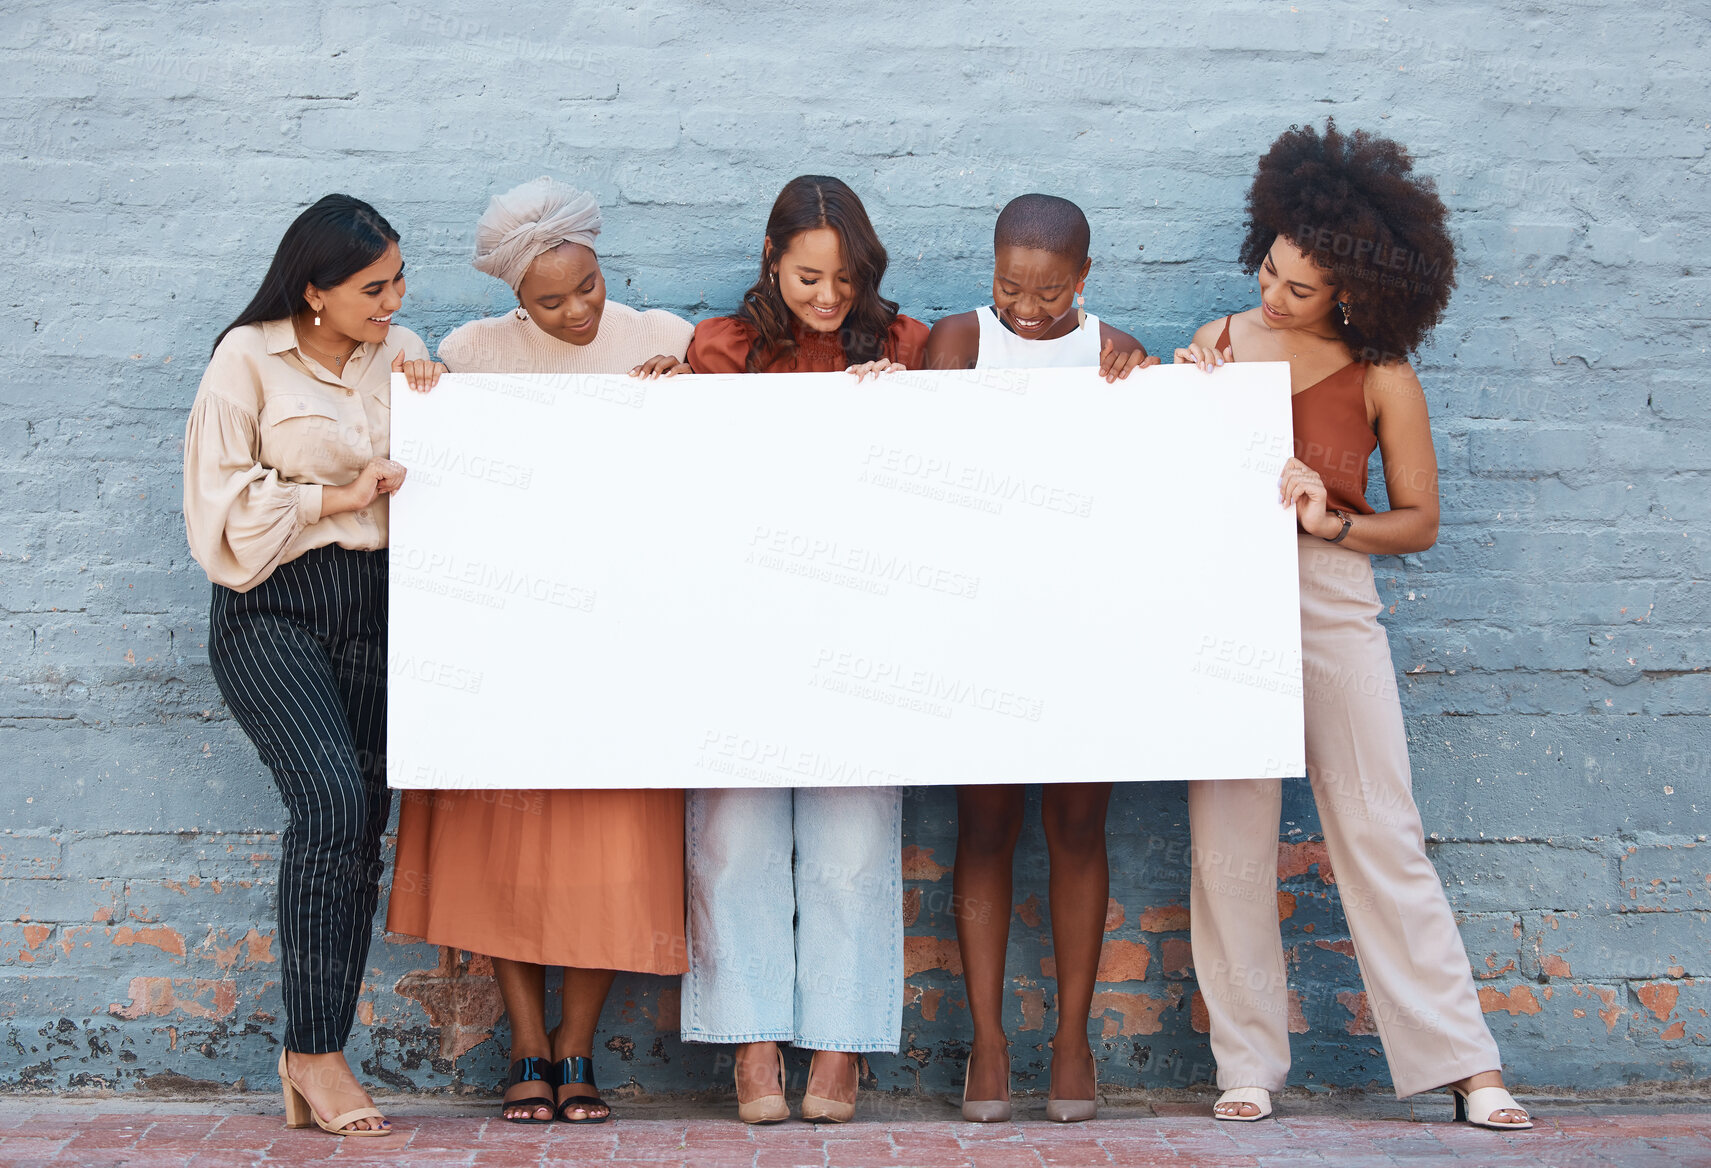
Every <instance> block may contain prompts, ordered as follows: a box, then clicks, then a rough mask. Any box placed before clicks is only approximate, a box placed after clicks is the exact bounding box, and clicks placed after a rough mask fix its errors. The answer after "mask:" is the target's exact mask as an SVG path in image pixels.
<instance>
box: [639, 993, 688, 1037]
mask: <svg viewBox="0 0 1711 1168" xmlns="http://www.w3.org/2000/svg"><path fill="white" fill-rule="evenodd" d="M642 1013H643V1014H645V1015H646V1016H647V1017H648V1018H649V1019H650V1020H651V1021H652V1022H653V1024H654V1033H656V1034H676V1033H678V1032H679V1031H680V1030H682V1029H683V990H682V988H681V987H679V986H678V985H676V984H673V985H668V986H661V987H660V991H659V995H658V996H657V997H655V998H654V1005H653V1009H651V1010H650V1009H648V1008H647V1007H645V1006H644V1007H643V1008H642Z"/></svg>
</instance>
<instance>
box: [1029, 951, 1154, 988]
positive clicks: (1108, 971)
mask: <svg viewBox="0 0 1711 1168" xmlns="http://www.w3.org/2000/svg"><path fill="white" fill-rule="evenodd" d="M1152 959H1153V955H1152V954H1151V953H1150V952H1148V950H1147V947H1146V944H1145V943H1144V942H1142V941H1106V942H1105V943H1104V944H1103V945H1101V946H1100V947H1099V970H1098V972H1097V973H1095V974H1094V975H1093V976H1094V980H1095V981H1100V982H1116V981H1146V980H1147V966H1148V965H1150V964H1151V963H1152ZM1040 973H1041V975H1043V976H1045V977H1050V978H1055V977H1057V957H1056V956H1054V955H1052V954H1049V953H1048V954H1047V955H1046V956H1044V957H1042V958H1040Z"/></svg>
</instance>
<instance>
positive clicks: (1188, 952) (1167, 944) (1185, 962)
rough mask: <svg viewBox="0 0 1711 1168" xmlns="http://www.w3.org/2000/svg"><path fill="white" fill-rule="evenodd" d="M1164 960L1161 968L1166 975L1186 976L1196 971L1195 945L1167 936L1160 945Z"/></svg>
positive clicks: (1160, 965)
mask: <svg viewBox="0 0 1711 1168" xmlns="http://www.w3.org/2000/svg"><path fill="white" fill-rule="evenodd" d="M1159 947H1160V949H1161V950H1163V954H1162V956H1163V960H1162V961H1161V962H1160V963H1159V970H1160V972H1161V973H1163V974H1164V975H1165V976H1166V977H1186V976H1188V975H1189V974H1190V973H1193V972H1194V946H1193V945H1190V944H1189V943H1188V942H1187V941H1183V940H1180V939H1178V938H1176V937H1166V938H1165V939H1164V940H1163V941H1162V942H1160V945H1159Z"/></svg>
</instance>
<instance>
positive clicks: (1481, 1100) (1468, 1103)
mask: <svg viewBox="0 0 1711 1168" xmlns="http://www.w3.org/2000/svg"><path fill="white" fill-rule="evenodd" d="M1450 1094H1451V1095H1454V1096H1455V1097H1456V1122H1457V1123H1468V1124H1472V1125H1473V1126H1474V1127H1488V1128H1490V1129H1492V1130H1493V1131H1526V1130H1527V1129H1528V1128H1530V1127H1532V1126H1533V1120H1532V1117H1531V1116H1528V1118H1526V1119H1524V1120H1522V1121H1521V1122H1520V1123H1496V1122H1493V1121H1492V1118H1491V1117H1492V1116H1493V1115H1495V1114H1496V1113H1497V1112H1499V1111H1519V1112H1520V1113H1521V1114H1522V1115H1526V1114H1527V1109H1526V1108H1525V1107H1522V1106H1521V1105H1520V1104H1519V1103H1517V1102H1515V1097H1514V1096H1513V1095H1511V1094H1509V1092H1508V1091H1506V1090H1504V1089H1503V1088H1502V1087H1475V1088H1474V1089H1473V1090H1472V1091H1467V1092H1462V1091H1460V1090H1457V1089H1456V1088H1455V1087H1451V1088H1450Z"/></svg>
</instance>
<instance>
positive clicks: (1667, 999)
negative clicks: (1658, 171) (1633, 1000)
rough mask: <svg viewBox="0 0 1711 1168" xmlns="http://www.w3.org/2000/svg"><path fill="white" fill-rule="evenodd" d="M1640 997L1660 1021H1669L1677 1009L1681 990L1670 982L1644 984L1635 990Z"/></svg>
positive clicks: (1642, 1003) (1643, 1003) (1642, 1002)
mask: <svg viewBox="0 0 1711 1168" xmlns="http://www.w3.org/2000/svg"><path fill="white" fill-rule="evenodd" d="M1634 993H1635V995H1636V996H1637V997H1638V998H1639V999H1640V1004H1641V1005H1643V1006H1645V1008H1646V1009H1648V1010H1650V1011H1651V1012H1652V1016H1653V1017H1654V1018H1656V1019H1657V1020H1658V1021H1659V1022H1665V1021H1668V1019H1669V1016H1670V1014H1672V1013H1674V1011H1675V1000H1676V998H1677V997H1679V996H1680V994H1681V990H1680V989H1679V988H1677V987H1676V986H1672V985H1670V984H1669V983H1668V982H1658V983H1655V984H1653V985H1643V986H1641V987H1640V988H1639V989H1637V990H1635V991H1634Z"/></svg>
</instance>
